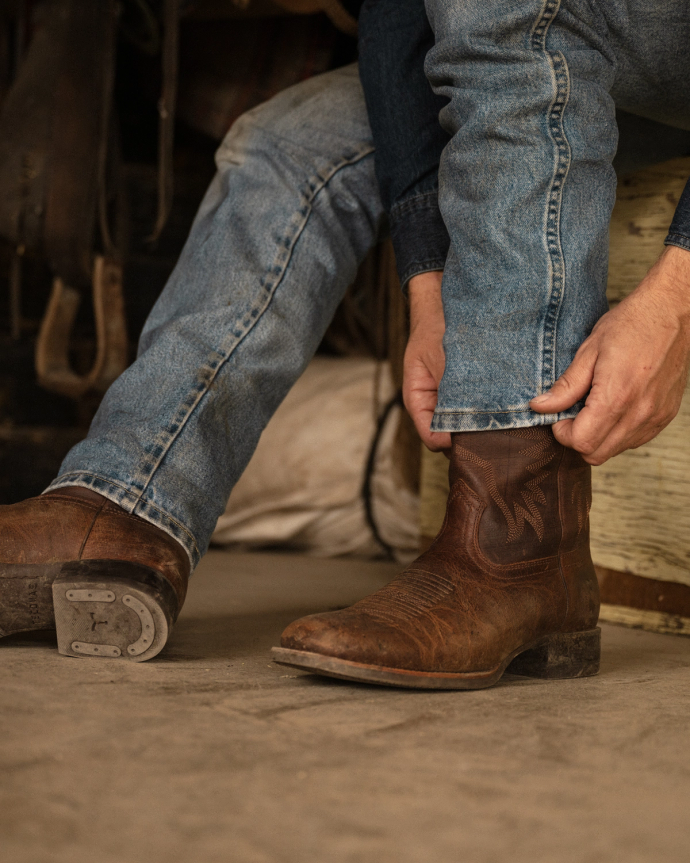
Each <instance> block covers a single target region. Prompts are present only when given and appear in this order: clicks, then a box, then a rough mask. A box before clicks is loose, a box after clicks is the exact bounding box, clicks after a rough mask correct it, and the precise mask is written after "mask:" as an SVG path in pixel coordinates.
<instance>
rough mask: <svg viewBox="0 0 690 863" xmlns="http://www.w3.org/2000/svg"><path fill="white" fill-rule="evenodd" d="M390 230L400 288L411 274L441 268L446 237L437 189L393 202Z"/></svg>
mask: <svg viewBox="0 0 690 863" xmlns="http://www.w3.org/2000/svg"><path fill="white" fill-rule="evenodd" d="M390 234H391V240H392V242H393V249H394V251H395V261H396V264H397V268H398V276H399V277H400V284H401V286H402V288H403V291H406V290H407V283H408V282H409V281H410V279H411V278H412V277H413V276H417V275H419V274H420V273H426V272H429V271H431V270H442V269H443V268H444V267H445V265H446V258H447V256H448V249H449V248H450V237H449V236H448V231H447V229H446V226H445V224H444V222H443V219H442V218H441V211H440V210H439V208H438V190H437V189H433V190H431V191H429V192H423V193H421V194H419V195H414V196H413V197H411V198H406V199H405V200H404V201H401V202H400V203H398V204H395V205H394V206H393V207H392V208H391V212H390Z"/></svg>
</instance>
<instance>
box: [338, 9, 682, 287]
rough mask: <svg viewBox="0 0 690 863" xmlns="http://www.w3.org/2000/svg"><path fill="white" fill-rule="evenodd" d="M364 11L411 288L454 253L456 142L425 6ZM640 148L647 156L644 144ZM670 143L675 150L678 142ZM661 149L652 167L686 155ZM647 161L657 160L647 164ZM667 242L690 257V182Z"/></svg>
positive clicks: (382, 145)
mask: <svg viewBox="0 0 690 863" xmlns="http://www.w3.org/2000/svg"><path fill="white" fill-rule="evenodd" d="M358 5H361V12H360V26H359V30H360V37H359V45H360V77H361V80H362V86H363V88H364V94H365V98H366V103H367V110H368V113H369V121H370V125H371V130H372V135H373V139H374V144H375V146H376V155H375V166H376V178H377V180H378V183H379V186H380V189H381V199H382V203H383V206H384V209H385V210H386V212H387V213H388V214H389V217H390V230H391V236H392V239H393V245H394V248H395V254H396V260H397V262H398V272H399V275H400V279H401V282H402V284H403V285H405V283H406V282H407V281H408V280H409V279H410V278H411V277H412V276H414V275H416V274H417V273H421V272H425V271H427V270H434V269H443V266H444V262H445V259H446V255H447V253H448V248H449V239H448V232H447V230H446V228H445V225H444V222H443V219H442V218H441V215H440V211H439V208H438V164H439V159H440V155H441V152H442V150H443V148H444V147H445V146H446V144H447V143H448V141H449V136H448V134H447V133H446V132H445V131H444V130H443V129H442V128H441V126H440V125H439V122H438V114H439V111H440V110H441V108H443V107H444V105H445V104H446V102H447V100H446V99H445V98H443V97H440V96H437V95H435V94H434V93H433V91H432V90H431V88H430V86H429V83H428V81H427V79H426V76H425V75H424V73H423V65H424V57H425V55H426V53H427V51H429V49H430V48H431V47H432V45H433V43H434V37H433V33H432V30H431V27H430V25H429V22H428V19H427V15H426V10H425V6H424V0H364V3H362V4H359V3H357V2H356V0H355V2H351V6H350V8H351V10H352V11H353V12H355V11H356V9H355V7H357V6H358ZM632 121H633V125H634V129H633V130H632V131H633V133H634V137H635V138H637V139H638V141H639V135H640V132H641V131H644V129H643V128H642V129H640V128H638V127H644V124H645V123H646V124H647V125H649V126H652V127H654V131H655V133H656V134H657V135H658V134H659V133H660V131H663V132H664V133H665V134H666V136H667V137H668V136H669V135H671V136H675V137H677V135H678V131H679V130H677V129H673V128H672V127H670V126H668V127H662V126H660V125H657V124H656V123H653V122H651V121H649V120H644V119H643V118H640V117H632ZM621 131H622V132H623V131H624V130H621ZM681 134H682V133H681ZM630 137H632V135H631V136H630ZM662 138H663V135H662ZM639 143H640V144H641V145H642V149H644V147H643V145H644V141H640V142H639ZM670 143H671V147H672V149H673V145H674V144H676V142H675V138H674V141H673V142H670ZM681 144H682V142H681ZM660 145H663V140H662V141H657V143H656V149H657V150H658V151H659V152H658V153H657V158H656V159H653V160H651V161H660V160H662V161H663V159H664V158H671V157H672V156H674V155H678V153H680V152H681V151H682V148H679V147H678V146H677V145H676V146H675V150H677V152H675V151H674V152H671V153H670V154H664V153H663V152H662V147H660ZM628 149H630V148H628ZM619 155H620V154H619ZM628 155H630V154H628ZM635 155H637V160H636V159H635V158H634V157H633V163H634V162H636V161H640V159H639V156H640V154H635ZM616 161H620V160H614V166H615V167H616V168H617V169H618V170H619V172H620V171H621V169H622V171H623V173H626V172H627V169H628V168H629V167H631V166H628V165H627V164H626V165H625V166H623V165H620V166H619V165H617V164H616ZM628 161H630V160H629V159H628ZM646 161H650V160H644V158H643V159H642V162H646ZM632 167H638V166H637V165H636V164H634V165H632ZM665 242H666V244H667V245H676V246H681V247H682V248H685V249H688V250H690V182H689V183H688V186H687V187H686V188H685V191H684V193H683V195H682V197H681V199H680V202H679V203H678V207H677V209H676V212H675V216H674V218H673V222H672V224H671V227H670V229H669V234H668V236H667V237H666V240H665Z"/></svg>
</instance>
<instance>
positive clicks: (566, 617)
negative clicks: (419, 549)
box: [274, 427, 599, 689]
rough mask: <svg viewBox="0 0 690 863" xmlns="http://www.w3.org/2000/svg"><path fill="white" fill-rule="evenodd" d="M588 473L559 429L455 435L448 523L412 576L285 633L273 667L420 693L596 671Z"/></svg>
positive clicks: (414, 566) (596, 593) (411, 570)
mask: <svg viewBox="0 0 690 863" xmlns="http://www.w3.org/2000/svg"><path fill="white" fill-rule="evenodd" d="M590 500H591V479H590V467H589V465H587V464H586V463H585V462H584V460H583V459H582V457H581V456H580V455H579V454H578V453H576V452H575V451H573V450H570V449H566V448H565V447H563V446H561V445H560V444H559V443H558V442H557V441H556V439H555V438H554V436H553V433H552V431H551V428H550V427H537V428H525V429H514V430H510V431H493V432H463V433H461V434H454V435H453V446H452V454H451V461H450V495H449V497H448V505H447V511H446V518H445V522H444V524H443V527H442V528H441V532H440V533H439V535H438V537H437V538H436V539H435V540H434V542H433V544H432V545H431V547H430V548H429V550H428V551H426V552H425V553H424V554H422V555H421V556H420V557H418V558H417V560H415V561H414V563H412V564H411V565H410V566H409V567H408V568H407V569H406V570H405V571H404V572H403V573H401V574H400V575H399V576H398V577H397V578H395V579H394V580H393V581H392V582H390V583H389V584H388V585H386V586H385V587H383V588H382V589H381V590H378V591H377V592H376V593H374V594H372V595H371V596H368V597H366V598H365V599H363V600H361V601H360V602H357V603H355V605H353V606H351V607H350V608H347V609H344V610H343V611H335V612H329V613H325V614H313V615H310V616H309V617H304V618H302V619H301V620H297V621H296V622H295V623H293V624H291V625H290V626H288V628H287V629H286V630H285V632H284V633H283V636H282V639H281V645H282V646H281V647H276V648H274V658H275V660H276V661H277V662H280V663H282V664H284V665H291V666H294V667H297V668H302V669H306V670H308V671H312V672H315V673H317V674H325V675H329V676H333V677H342V678H345V679H348V680H357V681H361V682H366V683H378V684H387V685H391V686H406V687H415V688H420V689H481V688H484V687H487V686H492V685H493V684H494V683H496V682H497V681H498V680H499V679H500V677H501V675H502V674H503V673H504V672H505V671H506V670H509V671H510V672H511V673H516V674H524V675H529V676H535V677H551V678H562V677H584V676H588V675H592V674H596V673H597V671H598V669H599V630H598V629H597V628H596V623H597V618H598V615H599V590H598V585H597V579H596V576H595V574H594V567H593V565H592V560H591V557H590V553H589V506H590Z"/></svg>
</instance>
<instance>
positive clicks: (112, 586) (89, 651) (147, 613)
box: [0, 560, 178, 662]
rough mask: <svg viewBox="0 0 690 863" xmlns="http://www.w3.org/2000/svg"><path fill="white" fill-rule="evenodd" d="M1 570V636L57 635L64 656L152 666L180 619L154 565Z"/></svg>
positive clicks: (73, 564) (96, 563)
mask: <svg viewBox="0 0 690 863" xmlns="http://www.w3.org/2000/svg"><path fill="white" fill-rule="evenodd" d="M1 569H2V573H1V575H2V580H1V582H0V583H1V585H2V591H3V592H2V606H3V607H2V617H1V619H0V626H1V628H0V635H12V634H14V633H17V632H27V631H35V630H41V629H44V630H45V629H54V630H56V631H57V642H58V652H59V653H61V654H63V655H64V656H78V657H82V658H83V657H90V658H110V659H119V658H123V659H129V660H131V661H133V662H145V661H146V660H147V659H151V658H153V657H154V656H156V655H157V654H158V653H160V651H161V650H162V648H163V646H164V645H165V643H166V641H167V640H168V637H169V635H170V632H171V630H172V625H173V622H174V620H175V618H176V616H177V614H176V612H177V607H178V602H177V597H176V595H175V592H174V590H173V588H172V586H171V585H170V583H169V582H168V580H167V579H166V578H164V577H163V576H162V575H160V574H159V573H158V572H156V571H155V570H153V569H150V568H149V567H147V566H140V565H137V564H132V563H129V562H127V561H121V560H80V561H70V562H69V563H58V564H46V565H38V564H34V565H28V564H27V565H22V564H12V565H9V564H6V565H4V566H2V567H1Z"/></svg>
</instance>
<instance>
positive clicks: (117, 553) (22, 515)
mask: <svg viewBox="0 0 690 863" xmlns="http://www.w3.org/2000/svg"><path fill="white" fill-rule="evenodd" d="M106 559H107V560H125V561H129V562H131V563H134V564H137V565H141V566H146V567H149V568H151V569H154V570H156V571H157V572H159V573H160V574H161V575H163V576H164V577H165V578H166V579H167V580H168V581H169V582H170V584H171V586H172V587H173V589H174V591H175V594H176V596H177V601H178V603H179V606H180V607H181V606H182V603H183V602H184V599H185V595H186V591H187V580H188V577H189V570H190V565H189V559H188V558H187V555H186V553H185V551H184V549H183V548H182V546H180V545H179V543H177V542H175V541H174V540H172V538H171V537H169V536H168V534H166V533H165V532H164V531H162V530H160V529H159V528H157V527H155V525H152V524H150V523H149V522H146V521H144V520H143V519H141V518H138V517H137V516H134V515H130V514H129V513H127V512H125V511H124V510H123V509H121V508H120V507H119V506H117V505H116V504H114V503H112V502H111V501H109V500H107V499H105V498H103V497H102V496H101V495H99V494H96V493H95V492H92V491H89V490H88V489H81V488H71V489H69V491H66V490H58V491H55V492H50V493H48V494H44V495H41V496H40V497H36V498H30V499H28V500H24V501H22V502H21V503H17V504H12V505H10V506H0V565H2V564H9V565H13V564H29V565H34V566H41V565H50V564H54V563H64V562H67V561H75V560H106Z"/></svg>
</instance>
